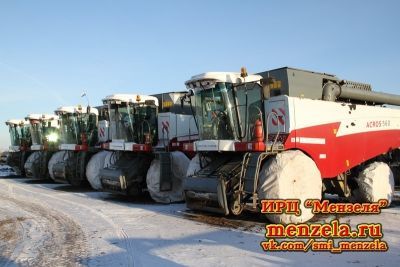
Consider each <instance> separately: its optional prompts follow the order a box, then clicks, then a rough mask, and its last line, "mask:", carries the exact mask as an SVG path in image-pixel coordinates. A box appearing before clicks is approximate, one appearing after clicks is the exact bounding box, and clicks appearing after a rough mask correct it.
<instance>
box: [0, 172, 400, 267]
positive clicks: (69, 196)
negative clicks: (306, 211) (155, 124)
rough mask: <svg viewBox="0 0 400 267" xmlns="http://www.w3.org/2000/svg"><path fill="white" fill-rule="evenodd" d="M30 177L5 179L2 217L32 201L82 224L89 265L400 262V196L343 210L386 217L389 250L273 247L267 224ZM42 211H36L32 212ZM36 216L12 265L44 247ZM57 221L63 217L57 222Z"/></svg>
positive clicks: (365, 218)
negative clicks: (223, 220)
mask: <svg viewBox="0 0 400 267" xmlns="http://www.w3.org/2000/svg"><path fill="white" fill-rule="evenodd" d="M29 181H31V180H28V179H0V196H2V198H8V200H7V201H5V200H3V199H0V203H1V204H7V203H8V204H7V205H0V220H1V219H2V218H3V216H4V214H7V216H12V215H15V216H25V215H26V214H28V212H32V210H27V209H28V208H29V207H27V206H24V205H25V204H26V203H28V204H29V206H32V207H35V208H38V209H39V207H40V209H39V210H40V211H41V212H43V211H45V210H48V211H49V214H44V215H46V216H45V217H46V218H51V217H54V218H63V217H64V218H65V219H66V221H67V222H68V224H72V223H74V224H76V225H79V227H80V228H81V232H82V233H83V234H82V236H81V237H79V238H78V240H82V241H85V242H86V245H85V246H83V245H82V248H85V249H86V253H82V254H80V255H81V256H83V257H86V258H83V259H80V262H81V263H82V264H85V265H88V266H182V265H184V266H296V267H297V266H324V267H330V266H398V262H399V260H400V245H399V244H400V238H399V237H400V235H399V231H398V222H399V219H400V207H399V206H398V204H396V202H394V203H392V205H394V206H393V207H390V208H388V209H385V210H383V212H382V213H381V214H379V215H357V216H342V217H340V221H342V222H349V223H351V225H352V226H353V227H354V226H355V225H356V224H358V223H361V222H363V223H365V222H369V223H382V227H383V233H384V237H383V240H385V241H387V242H388V244H389V251H387V252H380V253H374V252H373V253H368V252H365V253H364V252H346V253H342V254H330V253H325V252H324V253H314V252H308V253H303V252H299V253H284V252H274V253H271V252H263V251H262V250H261V247H260V242H262V241H264V239H265V237H264V234H265V232H264V230H263V224H262V223H255V224H256V226H255V227H251V228H248V229H247V230H243V229H241V228H232V227H222V226H215V225H210V224H207V223H203V222H201V221H197V220H195V219H193V218H192V217H188V216H186V214H187V211H186V208H185V205H184V204H170V205H164V204H153V203H146V204H139V203H136V202H128V201H127V200H126V199H124V198H118V197H116V196H112V195H110V194H107V193H103V192H94V191H87V190H82V189H75V191H74V190H73V189H72V188H73V187H71V186H69V185H62V184H45V183H30V182H29ZM11 200H15V201H14V202H12V201H11ZM10 202H12V203H10ZM18 204H20V205H19V206H18ZM5 211H6V212H5ZM25 211H26V212H27V213H26V214H21V213H24V212H25ZM36 217H37V216H35V214H30V218H36ZM216 218H219V217H218V216H217V217H216ZM28 221H29V220H28ZM30 223H31V224H32V225H35V227H32V228H30V229H29V224H25V221H24V222H22V225H23V227H25V228H26V229H25V228H24V229H25V231H28V233H29V234H30V237H29V238H30V239H32V241H28V240H26V239H25V240H26V242H32V243H26V245H22V246H21V247H19V249H17V250H16V251H14V253H12V255H11V256H10V257H9V258H8V263H9V264H8V266H16V265H18V264H19V265H23V263H24V262H29V257H31V256H34V255H35V253H34V252H33V251H30V250H29V246H30V245H35V246H33V247H34V248H37V247H40V246H39V244H40V242H43V238H42V237H41V235H40V234H41V233H42V232H44V233H47V232H46V229H43V224H41V223H42V221H40V220H39V219H38V221H30ZM44 225H46V224H44ZM53 225H58V224H53V223H50V226H53ZM62 226H63V227H66V226H65V225H62ZM61 229H63V228H61ZM67 229H68V228H67ZM54 230H58V228H57V227H56V228H54ZM76 232H79V229H76ZM35 233H36V234H35ZM25 238H28V237H25ZM36 238H37V239H38V241H35V240H36ZM28 244H29V246H28ZM0 252H1V251H0ZM52 255H53V254H52ZM85 255H86V256H85ZM61 256H62V255H60V257H61ZM57 257H58V256H57ZM48 260H49V259H48ZM71 265H72V264H71Z"/></svg>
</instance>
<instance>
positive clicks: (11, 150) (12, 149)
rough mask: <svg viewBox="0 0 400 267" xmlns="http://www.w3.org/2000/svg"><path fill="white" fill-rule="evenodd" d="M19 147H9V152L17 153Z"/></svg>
mask: <svg viewBox="0 0 400 267" xmlns="http://www.w3.org/2000/svg"><path fill="white" fill-rule="evenodd" d="M19 151H20V149H19V146H10V147H9V152H19Z"/></svg>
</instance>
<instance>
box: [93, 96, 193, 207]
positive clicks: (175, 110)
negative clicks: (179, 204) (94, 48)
mask: <svg viewBox="0 0 400 267" xmlns="http://www.w3.org/2000/svg"><path fill="white" fill-rule="evenodd" d="M185 94H186V92H177V93H175V92H173V93H164V94H157V95H154V96H144V95H135V94H132V95H130V94H116V95H111V96H107V97H106V98H105V99H104V100H103V101H104V103H105V104H108V106H109V115H110V135H111V139H112V142H110V143H109V144H107V145H108V150H110V151H112V152H113V156H112V157H110V158H111V159H113V162H109V163H108V164H107V163H106V164H107V165H108V167H106V168H104V169H103V170H102V171H101V172H100V179H101V184H102V188H103V189H104V190H105V191H108V192H112V193H117V194H123V195H130V196H137V195H140V194H142V192H143V191H145V190H147V189H148V190H149V191H150V195H151V196H152V197H153V199H155V200H156V201H159V202H172V201H177V198H172V197H169V195H172V194H175V195H179V191H180V197H179V200H183V197H182V186H180V188H179V185H177V184H178V183H179V182H174V181H176V180H180V181H182V179H183V178H184V176H185V174H183V173H184V172H186V168H187V167H188V164H189V161H190V160H189V159H188V158H187V156H185V155H184V154H183V153H182V152H177V151H179V150H182V147H183V145H184V144H186V143H191V142H193V141H194V138H196V137H197V129H196V125H195V123H194V120H193V116H192V113H191V110H190V107H189V106H188V105H187V104H186V103H183V102H181V99H182V97H183V96H184V95H185ZM179 159H181V160H179ZM185 163H186V164H185ZM180 164H181V165H180ZM177 165H179V167H178V168H179V169H184V171H181V172H182V174H179V173H177V172H176V170H172V168H174V166H177ZM161 173H162V174H163V175H160V174H161Z"/></svg>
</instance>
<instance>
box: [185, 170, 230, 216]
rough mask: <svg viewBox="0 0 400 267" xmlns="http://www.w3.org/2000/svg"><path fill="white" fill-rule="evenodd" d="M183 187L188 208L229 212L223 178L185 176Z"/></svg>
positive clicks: (221, 212) (222, 212) (226, 213)
mask: <svg viewBox="0 0 400 267" xmlns="http://www.w3.org/2000/svg"><path fill="white" fill-rule="evenodd" d="M184 188H185V189H184V193H185V200H186V206H187V207H188V208H189V209H193V210H201V211H208V212H214V213H220V214H224V215H228V214H229V209H228V201H227V198H226V186H225V180H224V179H218V178H208V177H187V178H186V179H185V186H184Z"/></svg>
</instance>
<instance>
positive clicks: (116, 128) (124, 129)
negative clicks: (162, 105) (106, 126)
mask: <svg viewBox="0 0 400 267" xmlns="http://www.w3.org/2000/svg"><path fill="white" fill-rule="evenodd" d="M109 116H110V129H111V138H112V139H113V140H116V139H119V140H124V141H126V142H135V143H140V144H143V143H152V144H155V143H156V141H157V107H156V106H149V105H144V104H141V105H138V104H133V103H129V104H128V103H126V102H123V103H120V104H109Z"/></svg>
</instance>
